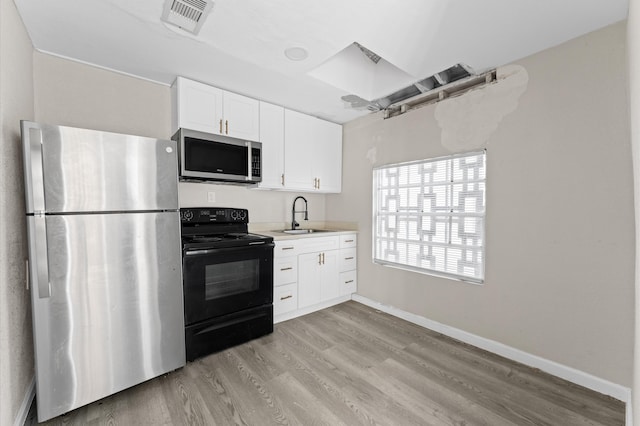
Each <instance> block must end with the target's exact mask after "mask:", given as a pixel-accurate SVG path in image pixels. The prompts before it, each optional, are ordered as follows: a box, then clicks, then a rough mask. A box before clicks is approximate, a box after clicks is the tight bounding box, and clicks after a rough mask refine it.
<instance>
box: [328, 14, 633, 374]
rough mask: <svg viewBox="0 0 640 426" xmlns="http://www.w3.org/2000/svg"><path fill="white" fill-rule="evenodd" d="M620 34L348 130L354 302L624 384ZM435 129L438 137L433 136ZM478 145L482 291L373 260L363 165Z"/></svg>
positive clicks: (334, 209) (544, 55)
mask: <svg viewBox="0 0 640 426" xmlns="http://www.w3.org/2000/svg"><path fill="white" fill-rule="evenodd" d="M625 30H626V28H625V24H624V23H620V24H617V25H614V26H611V27H608V28H605V29H603V30H600V31H598V32H595V33H592V34H589V35H587V36H584V37H581V38H578V39H575V40H573V41H570V42H567V43H565V44H563V45H560V46H558V47H556V48H553V49H550V50H547V51H544V52H541V53H539V54H536V55H533V56H530V57H528V58H525V59H523V60H521V61H518V66H516V67H508V68H507V70H509V69H510V70H514V69H515V70H518V71H519V72H518V73H516V74H515V75H514V76H512V77H509V78H506V79H504V80H502V81H501V82H500V83H498V84H497V85H494V86H493V87H491V88H490V89H483V90H481V91H476V92H473V93H470V94H467V95H464V96H462V97H459V98H455V99H453V100H450V101H445V102H442V103H439V104H436V105H430V106H426V107H423V108H421V109H418V110H415V111H412V112H409V113H407V114H404V115H402V116H399V117H395V118H392V119H388V120H383V119H382V118H381V116H380V115H369V116H366V117H364V118H361V119H358V120H355V121H352V122H350V123H347V124H346V125H345V127H344V148H343V150H344V158H343V162H344V170H343V193H342V194H340V195H335V196H328V197H327V219H328V220H345V221H356V222H358V223H359V229H360V237H359V240H358V293H359V294H361V295H363V296H365V297H367V298H370V299H373V300H375V301H378V302H381V303H383V304H386V305H391V306H394V307H397V308H400V309H402V310H405V311H408V312H411V313H414V314H418V315H421V316H424V317H426V318H429V319H432V320H435V321H438V322H440V323H443V324H446V325H449V326H453V327H456V328H459V329H462V330H465V331H468V332H471V333H474V334H477V335H479V336H482V337H485V338H488V339H492V340H495V341H497V342H500V343H503V344H506V345H509V346H512V347H514V348H517V349H520V350H523V351H525V352H528V353H531V354H535V355H538V356H541V357H543V358H546V359H549V360H552V361H555V362H558V363H561V364H564V365H566V366H570V367H573V368H576V369H578V370H581V371H584V372H587V373H590V374H593V375H595V376H597V377H600V378H603V379H606V380H609V381H611V382H614V383H617V384H621V385H623V386H628V387H630V386H631V376H632V374H631V373H632V348H633V321H634V307H633V297H634V288H633V286H634V216H633V215H634V211H633V181H632V164H631V146H630V140H629V129H628V128H629V118H628V108H627V76H626V57H625V55H626V51H625V45H626V42H625ZM441 126H442V128H441ZM478 147H486V148H487V164H488V166H487V224H486V280H485V284H484V285H482V286H477V285H472V284H467V283H462V282H458V281H453V280H447V279H443V278H437V277H432V276H428V275H421V274H416V273H411V272H405V271H401V270H397V269H392V268H385V267H382V266H379V265H374V264H373V263H372V262H371V223H372V214H371V211H372V210H371V199H372V184H371V182H372V167H374V166H378V165H382V164H388V163H393V162H398V161H407V160H416V159H423V158H430V157H437V156H441V155H446V154H448V153H451V152H454V151H456V152H457V151H460V152H464V151H467V150H470V149H476V148H478Z"/></svg>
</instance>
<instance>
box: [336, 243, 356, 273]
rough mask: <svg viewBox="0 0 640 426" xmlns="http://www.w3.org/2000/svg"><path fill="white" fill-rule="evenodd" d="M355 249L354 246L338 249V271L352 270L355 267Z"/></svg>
mask: <svg viewBox="0 0 640 426" xmlns="http://www.w3.org/2000/svg"><path fill="white" fill-rule="evenodd" d="M356 251H357V249H355V248H348V249H341V250H340V259H339V265H340V272H345V271H352V270H354V269H356Z"/></svg>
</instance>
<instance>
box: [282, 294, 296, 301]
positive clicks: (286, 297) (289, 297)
mask: <svg viewBox="0 0 640 426" xmlns="http://www.w3.org/2000/svg"><path fill="white" fill-rule="evenodd" d="M292 297H293V296H292V295H288V296H285V297H281V298H280V300H287V299H291V298H292Z"/></svg>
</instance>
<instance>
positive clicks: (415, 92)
mask: <svg viewBox="0 0 640 426" xmlns="http://www.w3.org/2000/svg"><path fill="white" fill-rule="evenodd" d="M473 75H474V73H473V70H471V69H470V68H469V67H467V66H466V65H463V64H456V65H454V66H452V67H450V68H447V69H446V70H444V71H441V72H438V73H436V74H434V75H431V76H429V77H426V78H424V79H422V80H420V81H417V82H414V83H412V84H409V85H407V86H404V87H402V88H401V89H398V90H395V91H394V92H392V93H390V94H387V95H385V96H382V97H379V98H376V99H373V100H366V99H362V98H361V97H358V96H356V95H353V94H352V95H346V96H343V97H342V100H343V101H345V102H347V103H348V104H350V105H351V108H354V109H359V110H363V109H368V110H369V111H374V112H375V111H381V110H385V109H387V108H389V106H393V105H397V104H400V103H402V102H403V101H407V100H409V99H413V98H416V97H419V96H420V95H422V94H426V93H430V92H433V91H435V90H436V89H438V88H442V87H443V86H447V85H449V84H451V83H453V82H457V81H459V80H463V79H466V78H468V77H471V76H473Z"/></svg>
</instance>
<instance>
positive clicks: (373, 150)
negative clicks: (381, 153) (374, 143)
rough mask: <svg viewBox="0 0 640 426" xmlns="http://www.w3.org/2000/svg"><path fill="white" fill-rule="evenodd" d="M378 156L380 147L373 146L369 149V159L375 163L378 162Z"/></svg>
mask: <svg viewBox="0 0 640 426" xmlns="http://www.w3.org/2000/svg"><path fill="white" fill-rule="evenodd" d="M377 156H378V148H376V147H373V148H371V149H369V150H368V151H367V160H369V162H370V163H371V164H372V165H373V164H375V162H376V158H377Z"/></svg>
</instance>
